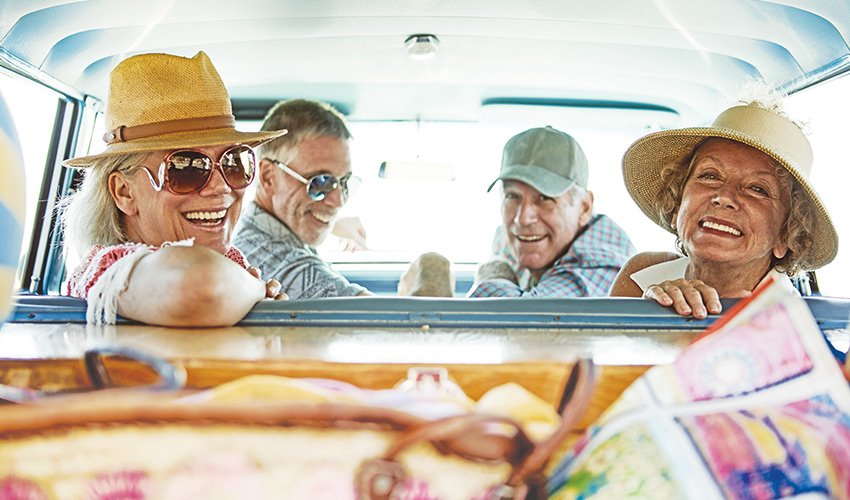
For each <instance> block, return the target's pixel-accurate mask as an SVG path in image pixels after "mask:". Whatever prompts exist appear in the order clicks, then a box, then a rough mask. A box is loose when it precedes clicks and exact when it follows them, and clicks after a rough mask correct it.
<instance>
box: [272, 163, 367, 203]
mask: <svg viewBox="0 0 850 500" xmlns="http://www.w3.org/2000/svg"><path fill="white" fill-rule="evenodd" d="M266 159H267V160H268V161H270V162H272V163H274V164H275V165H277V166H278V167H279V168H280V169H281V170H283V171H284V172H286V173H287V174H289V175H291V176H292V177H294V178H296V179H297V180H299V181H301V182H302V183H304V185H306V186H307V195H308V196H309V197H310V199H312V200H316V201H321V200H324V199H325V197H326V196H327V195H329V194H331V193H332V192H333V190H334V189H336V188H337V187H339V192H340V194H341V195H342V202H343V203H345V201H346V200H348V199H349V198H350V197H351V196H352V195H354V193H355V192H357V190H358V189H359V188H360V186H361V184H363V180H362V179H360V177H357V176H356V175H353V174H352V173H351V172H349V173H348V174H346V175H344V176H342V177H337V176H335V175H333V174H316V175H314V176H312V177H310V178H309V179H307V178H306V177H304V176H303V175H301V174H299V173H298V172H296V171H295V170H292V169H291V168H289V167H288V166H287V165H286V164H285V163H283V162H280V161H277V160H275V159H273V158H266Z"/></svg>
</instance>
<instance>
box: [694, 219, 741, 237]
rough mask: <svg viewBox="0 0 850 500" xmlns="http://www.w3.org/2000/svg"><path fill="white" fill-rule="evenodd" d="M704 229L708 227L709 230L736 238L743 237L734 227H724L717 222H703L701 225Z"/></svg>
mask: <svg viewBox="0 0 850 500" xmlns="http://www.w3.org/2000/svg"><path fill="white" fill-rule="evenodd" d="M700 225H701V226H702V227H707V228H709V229H714V230H715V231H723V232H724V233H729V234H734V235H735V236H741V231H738V230H737V229H735V228H734V227H729V226H724V225H723V224H718V223H716V222H709V221H703V222H702V223H700Z"/></svg>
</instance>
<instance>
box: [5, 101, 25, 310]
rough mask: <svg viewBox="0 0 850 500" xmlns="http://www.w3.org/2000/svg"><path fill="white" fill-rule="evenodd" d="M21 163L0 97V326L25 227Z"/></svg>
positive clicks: (7, 113) (7, 304) (22, 165)
mask: <svg viewBox="0 0 850 500" xmlns="http://www.w3.org/2000/svg"><path fill="white" fill-rule="evenodd" d="M25 192H26V190H25V186H24V162H23V158H22V156H21V150H20V146H19V143H18V134H17V133H16V132H15V125H14V123H13V122H12V117H11V115H10V114H9V111H8V109H7V108H6V103H5V101H4V100H3V96H2V95H0V235H2V238H0V242H2V243H1V244H0V322H2V321H3V320H4V319H5V318H6V314H7V313H8V312H9V302H10V299H11V296H12V290H13V288H14V282H15V269H16V268H17V265H18V258H19V257H20V253H21V239H22V237H23V224H24V210H25V205H24V194H25Z"/></svg>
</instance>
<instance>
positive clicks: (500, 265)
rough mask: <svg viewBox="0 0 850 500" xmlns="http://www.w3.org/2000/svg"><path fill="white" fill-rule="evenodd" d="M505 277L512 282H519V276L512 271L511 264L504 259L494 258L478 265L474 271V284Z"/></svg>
mask: <svg viewBox="0 0 850 500" xmlns="http://www.w3.org/2000/svg"><path fill="white" fill-rule="evenodd" d="M495 279H506V280H508V281H510V282H512V283H514V284H519V278H517V275H516V273H514V270H513V268H511V264H510V263H509V262H508V261H506V260H501V259H494V260H491V261H490V262H485V263H484V264H481V266H479V267H478V271H476V273H475V284H476V285H477V284H479V283H483V282H485V281H488V280H495Z"/></svg>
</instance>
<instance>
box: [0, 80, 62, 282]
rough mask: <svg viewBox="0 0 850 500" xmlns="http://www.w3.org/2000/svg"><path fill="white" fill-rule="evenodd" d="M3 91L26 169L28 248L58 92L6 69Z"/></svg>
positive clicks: (19, 271) (20, 270)
mask: <svg viewBox="0 0 850 500" xmlns="http://www.w3.org/2000/svg"><path fill="white" fill-rule="evenodd" d="M0 93H2V95H3V98H4V100H5V101H6V105H7V106H8V108H9V112H10V114H11V115H12V120H13V121H14V123H15V128H16V130H17V133H18V140H19V141H20V143H21V152H22V154H23V160H24V170H25V171H26V188H25V189H26V215H25V223H24V247H26V242H27V241H29V238H30V235H31V234H32V229H33V222H34V218H35V214H36V204H37V201H38V200H39V199H40V193H41V187H42V186H41V184H42V183H41V180H42V176H43V175H44V169H45V162H46V160H47V154H48V151H49V150H50V140H51V137H52V133H53V126H54V124H53V122H54V119H55V118H56V105H57V100H58V98H59V94H57V93H56V92H53V91H51V90H49V89H47V88H46V87H44V86H43V85H39V84H37V83H35V82H33V81H30V80H27V79H25V78H22V77H18V76H15V75H10V74H8V73H4V72H0ZM21 263H23V258H22V259H21ZM21 272H22V266H19V269H18V273H19V274H20V273H21ZM18 279H20V276H19V277H18Z"/></svg>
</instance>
